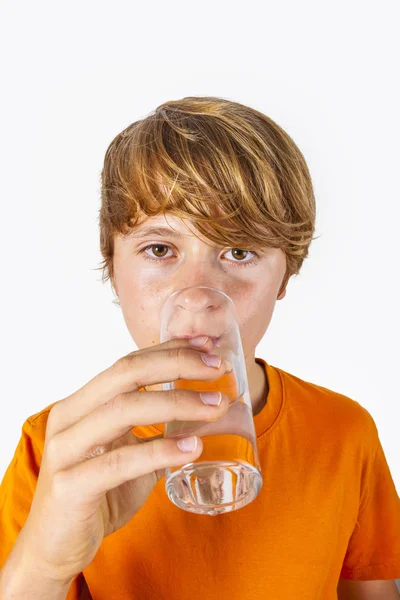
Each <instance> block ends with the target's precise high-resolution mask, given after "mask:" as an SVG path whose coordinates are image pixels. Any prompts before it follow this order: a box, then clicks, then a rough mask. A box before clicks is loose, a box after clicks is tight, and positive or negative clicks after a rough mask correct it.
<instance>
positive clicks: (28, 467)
mask: <svg viewBox="0 0 400 600" xmlns="http://www.w3.org/2000/svg"><path fill="white" fill-rule="evenodd" d="M38 429H39V428H38ZM35 436H37V432H36V431H35V427H34V423H31V422H30V421H29V419H27V420H26V421H25V423H24V424H23V426H22V434H21V438H20V440H19V442H18V444H17V447H16V449H15V453H14V456H13V458H12V460H11V462H10V464H9V466H8V468H7V470H6V472H5V474H4V477H3V480H2V482H1V485H0V569H1V568H2V567H3V565H4V563H5V562H6V560H7V558H8V556H9V554H10V552H11V550H12V547H13V546H14V543H15V541H16V539H17V537H18V534H19V532H20V531H21V529H22V527H23V526H24V524H25V521H26V519H27V517H28V515H29V511H30V507H31V503H32V499H33V495H34V493H35V490H36V484H37V479H38V475H39V469H40V463H41V451H40V449H39V445H40V444H37V443H35ZM82 586H83V575H82V574H81V573H80V574H79V575H78V576H77V577H76V578H75V579H74V581H73V583H72V585H71V588H70V590H69V592H68V596H67V600H79V599H80V597H81V596H80V594H81V589H82Z"/></svg>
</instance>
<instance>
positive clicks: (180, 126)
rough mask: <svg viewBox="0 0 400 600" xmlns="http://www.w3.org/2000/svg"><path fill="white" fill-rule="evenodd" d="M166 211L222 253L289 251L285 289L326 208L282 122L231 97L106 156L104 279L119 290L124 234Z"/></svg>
mask: <svg viewBox="0 0 400 600" xmlns="http://www.w3.org/2000/svg"><path fill="white" fill-rule="evenodd" d="M161 213H162V214H165V213H169V214H171V215H175V216H177V217H180V218H181V219H190V220H191V221H192V222H193V224H194V227H195V228H196V229H197V231H199V232H200V233H201V234H203V235H204V236H205V237H206V238H208V239H209V240H211V241H212V242H214V243H216V244H218V245H229V246H231V247H235V248H241V249H250V250H251V249H254V250H256V248H262V247H275V248H281V249H282V250H283V251H284V252H285V255H286V265H287V271H286V275H285V278H284V280H283V283H282V287H281V290H283V289H284V287H286V284H287V282H288V280H289V278H290V277H291V276H292V275H297V274H298V272H299V270H300V267H301V265H302V263H303V261H304V259H305V258H306V257H307V256H308V249H309V245H310V243H311V241H312V239H313V233H314V229H315V214H316V207H315V198H314V191H313V186H312V181H311V176H310V173H309V170H308V167H307V164H306V161H305V159H304V157H303V155H302V153H301V152H300V150H299V148H298V147H297V146H296V144H295V143H294V141H293V140H292V138H291V137H290V136H289V135H288V134H287V133H286V132H285V131H284V130H283V129H282V128H281V127H279V125H277V124H276V123H275V122H274V121H273V120H272V119H270V118H269V117H267V116H266V115H264V114H263V113H261V112H259V111H257V110H255V109H253V108H249V107H248V106H245V105H243V104H240V103H238V102H233V101H231V100H227V99H224V98H217V97H186V98H182V99H181V100H171V101H168V102H164V103H163V104H161V105H160V106H158V107H157V108H156V109H155V110H154V111H153V112H152V113H150V114H149V115H148V116H146V117H145V118H143V119H141V120H139V121H136V122H134V123H132V124H131V125H129V126H128V127H127V128H126V129H124V130H123V131H122V132H121V133H119V134H118V135H117V136H116V137H115V138H114V139H113V140H112V142H111V143H110V145H109V147H108V149H107V151H106V154H105V158H104V166H103V169H102V172H101V208H100V215H99V221H100V248H101V253H102V256H103V261H102V263H101V267H100V268H101V270H102V271H103V281H107V280H108V279H111V283H112V285H113V275H114V271H113V252H114V236H115V235H116V234H118V233H120V234H123V235H124V234H128V233H129V232H130V231H132V230H133V229H134V227H135V226H136V225H137V224H138V222H139V221H140V220H141V219H142V217H143V215H146V216H148V217H152V216H156V215H159V214H161ZM193 233H194V234H195V232H193ZM195 235H196V234H195Z"/></svg>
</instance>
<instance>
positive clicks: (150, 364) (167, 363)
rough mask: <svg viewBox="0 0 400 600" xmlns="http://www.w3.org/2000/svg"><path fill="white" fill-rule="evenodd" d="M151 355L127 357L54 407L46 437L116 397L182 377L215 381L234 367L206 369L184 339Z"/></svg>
mask: <svg viewBox="0 0 400 600" xmlns="http://www.w3.org/2000/svg"><path fill="white" fill-rule="evenodd" d="M207 343H209V344H211V343H212V342H207ZM200 350H201V351H202V349H200ZM150 354H151V356H150ZM150 354H149V353H148V352H133V353H132V354H128V355H127V356H124V357H123V358H121V359H119V360H118V361H117V362H116V363H114V364H113V365H111V366H110V367H109V368H108V369H106V370H105V371H102V372H101V373H99V374H98V375H96V377H94V378H93V379H91V380H90V381H89V382H88V383H87V384H86V385H84V386H83V387H82V388H81V389H80V390H78V391H77V392H75V393H74V394H72V395H71V396H68V398H65V399H64V400H61V401H60V402H58V403H57V404H55V406H54V407H53V408H52V409H51V411H50V414H49V419H48V423H47V429H48V431H47V437H51V436H52V435H54V434H55V433H57V432H59V431H62V430H63V429H65V428H67V427H69V426H70V425H72V424H73V423H75V422H76V421H79V419H81V418H83V417H84V416H85V415H87V414H88V413H89V412H91V411H92V410H94V409H95V408H97V407H98V406H101V405H102V404H104V403H106V402H108V401H109V400H111V399H112V398H114V397H115V396H117V394H120V393H124V392H128V391H136V390H138V389H139V388H140V387H143V386H146V385H152V384H155V383H156V384H157V383H165V382H169V381H176V380H177V379H182V378H185V379H196V380H203V381H215V380H216V379H219V378H220V377H222V375H223V374H224V373H225V370H229V368H231V365H228V368H226V367H225V365H224V361H222V364H221V366H220V367H219V368H214V367H209V366H207V365H206V364H205V363H204V362H203V360H202V359H201V354H202V352H200V351H198V350H195V349H193V348H192V346H190V344H189V340H185V339H175V340H169V341H168V342H164V343H163V344H160V345H159V349H158V350H153V351H152V352H151V353H150ZM206 354H209V352H207V353H206Z"/></svg>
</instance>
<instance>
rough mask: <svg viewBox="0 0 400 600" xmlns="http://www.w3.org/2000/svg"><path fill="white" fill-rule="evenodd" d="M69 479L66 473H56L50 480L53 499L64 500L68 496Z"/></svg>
mask: <svg viewBox="0 0 400 600" xmlns="http://www.w3.org/2000/svg"><path fill="white" fill-rule="evenodd" d="M68 488H69V477H68V474H67V472H66V471H58V472H57V473H54V475H53V476H52V478H51V484H50V489H51V495H52V496H53V497H54V498H65V497H66V496H67V495H68Z"/></svg>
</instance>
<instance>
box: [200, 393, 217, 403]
mask: <svg viewBox="0 0 400 600" xmlns="http://www.w3.org/2000/svg"><path fill="white" fill-rule="evenodd" d="M200 398H201V399H202V400H203V402H204V404H211V405H212V406H219V405H220V404H221V400H222V395H221V392H201V394H200Z"/></svg>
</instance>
